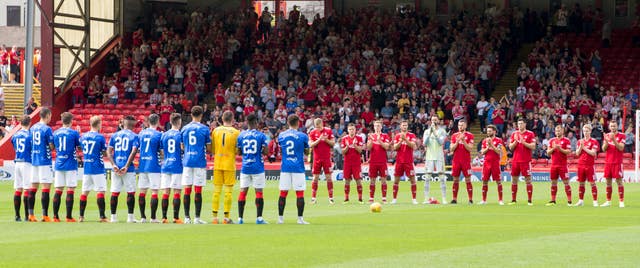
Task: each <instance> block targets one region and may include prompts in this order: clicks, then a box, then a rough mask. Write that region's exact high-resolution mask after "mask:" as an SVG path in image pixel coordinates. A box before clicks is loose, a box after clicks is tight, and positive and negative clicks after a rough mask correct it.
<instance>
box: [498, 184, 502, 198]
mask: <svg viewBox="0 0 640 268" xmlns="http://www.w3.org/2000/svg"><path fill="white" fill-rule="evenodd" d="M498 201H502V183H501V184H498Z"/></svg>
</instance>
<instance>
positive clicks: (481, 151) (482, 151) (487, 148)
mask: <svg viewBox="0 0 640 268" xmlns="http://www.w3.org/2000/svg"><path fill="white" fill-rule="evenodd" d="M486 144H489V143H488V142H487V143H486ZM489 146H490V145H487V147H486V148H482V149H480V154H481V155H484V154H486V153H487V152H488V151H489V150H490V149H491V148H489Z"/></svg>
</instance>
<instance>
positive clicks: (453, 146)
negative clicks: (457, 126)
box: [449, 138, 460, 152]
mask: <svg viewBox="0 0 640 268" xmlns="http://www.w3.org/2000/svg"><path fill="white" fill-rule="evenodd" d="M451 140H453V138H452V139H451ZM459 142H460V140H459V139H456V142H451V146H449V151H450V152H453V151H455V150H456V148H458V143H459Z"/></svg>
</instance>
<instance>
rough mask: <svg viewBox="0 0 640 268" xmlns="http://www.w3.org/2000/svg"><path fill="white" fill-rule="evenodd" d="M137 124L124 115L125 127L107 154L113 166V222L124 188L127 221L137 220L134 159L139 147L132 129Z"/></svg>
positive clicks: (110, 141)
mask: <svg viewBox="0 0 640 268" xmlns="http://www.w3.org/2000/svg"><path fill="white" fill-rule="evenodd" d="M135 125H136V119H135V118H134V117H133V116H131V115H127V116H125V117H124V129H123V130H120V131H118V132H116V133H115V134H113V136H111V139H110V140H109V147H107V155H108V157H109V161H110V162H111V165H112V166H113V171H114V172H112V173H111V202H110V205H111V222H118V219H117V217H116V211H117V209H118V196H119V195H120V192H121V191H122V189H123V188H124V190H125V191H126V192H127V222H128V223H132V222H135V219H134V217H133V209H134V206H135V194H136V173H135V167H134V166H133V159H134V157H135V156H136V153H137V150H138V147H140V144H139V141H138V135H136V134H135V133H133V131H132V129H133V128H134V126H135Z"/></svg>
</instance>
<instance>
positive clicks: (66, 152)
mask: <svg viewBox="0 0 640 268" xmlns="http://www.w3.org/2000/svg"><path fill="white" fill-rule="evenodd" d="M202 113H203V109H202V107H200V106H194V107H193V108H192V110H191V116H192V122H191V123H189V124H187V125H186V126H184V127H182V128H181V125H182V116H181V115H180V114H176V113H174V114H171V116H170V123H171V129H170V130H167V131H166V132H164V133H161V132H158V131H157V129H158V121H159V117H158V116H157V115H151V116H149V118H148V122H149V127H148V128H146V129H144V130H143V131H141V132H140V133H139V134H135V133H133V131H132V129H133V128H134V126H135V123H136V121H135V119H134V118H133V117H131V116H126V117H125V118H124V129H122V130H120V131H118V132H116V133H115V134H114V135H113V136H112V137H111V139H110V140H109V142H108V143H107V141H106V140H105V138H104V136H103V135H102V134H100V129H101V125H102V120H101V117H99V116H92V117H91V119H90V125H91V130H90V131H89V132H87V133H84V134H82V135H80V133H79V130H74V129H72V128H71V126H72V124H73V115H72V114H71V113H68V112H65V113H62V114H61V119H62V123H63V127H62V128H60V129H58V130H56V131H55V132H52V130H51V128H50V127H49V126H48V124H49V122H50V120H51V111H50V110H49V109H48V108H43V109H42V110H41V112H40V118H41V119H40V122H38V123H36V124H34V125H33V126H31V127H30V125H31V119H30V117H29V116H23V117H22V118H21V127H22V129H21V130H20V131H18V132H17V133H16V134H15V135H14V136H13V137H12V143H13V145H14V149H15V152H16V157H15V164H16V165H15V174H16V176H15V181H14V188H15V194H14V208H15V217H16V218H15V219H16V221H22V218H21V215H20V210H21V203H24V215H25V219H26V220H28V221H30V222H36V221H38V220H37V219H36V217H35V213H34V206H35V200H36V192H37V190H38V188H39V186H40V185H42V196H41V203H42V215H43V217H42V221H43V222H60V221H61V219H60V217H59V210H60V206H61V198H62V194H63V191H64V190H65V188H66V190H67V195H66V209H67V214H66V221H67V222H76V220H75V219H74V218H73V216H72V211H73V205H74V194H75V188H76V186H77V171H78V162H77V155H76V152H77V151H78V150H81V151H82V154H83V161H84V174H83V176H82V195H81V196H80V218H79V221H80V222H82V221H84V220H85V210H86V206H87V198H88V195H89V193H90V192H91V191H95V192H96V193H97V195H96V197H97V205H98V211H99V216H100V219H99V221H100V222H108V221H110V222H117V221H118V219H117V217H116V214H117V207H118V197H119V195H120V192H122V191H126V193H127V200H126V202H127V213H128V217H127V222H147V217H146V214H145V208H146V194H147V193H148V190H149V189H150V190H151V194H152V196H151V202H150V203H151V204H150V207H151V220H150V222H162V223H168V222H169V221H168V219H167V212H168V207H169V196H170V194H171V193H172V192H173V222H174V223H194V224H203V223H205V222H204V221H202V220H201V219H200V213H201V209H202V187H203V186H205V183H206V158H205V155H206V153H207V152H213V153H214V154H215V160H214V178H213V184H214V191H213V203H212V212H213V221H212V223H214V224H217V223H219V221H218V218H217V216H218V209H219V203H220V196H221V193H222V189H223V188H224V202H223V203H224V219H223V221H222V223H225V224H232V223H233V221H232V220H231V219H230V218H229V217H230V216H229V211H230V209H231V202H232V198H231V194H232V189H233V186H234V184H235V172H236V166H235V156H236V153H238V154H242V155H243V166H242V173H241V180H240V183H241V192H240V196H239V200H238V205H239V212H240V219H239V223H243V219H242V214H243V211H244V204H245V201H246V194H247V190H248V187H249V186H253V187H254V188H256V206H257V214H258V219H257V220H256V223H257V224H266V223H267V222H266V221H265V220H264V219H263V218H262V207H263V205H264V199H263V197H262V188H264V185H265V175H264V162H263V160H262V154H263V153H266V151H267V150H266V148H267V144H266V140H267V138H266V136H265V135H264V134H263V133H261V132H260V131H258V130H257V129H256V128H257V117H256V116H255V115H250V116H249V117H248V125H249V130H247V131H244V132H243V133H242V134H241V133H240V131H238V130H236V129H235V128H233V126H232V124H233V114H232V113H231V112H225V113H224V114H223V118H222V119H223V126H220V127H217V128H216V129H214V131H213V132H212V133H210V131H209V128H208V127H206V126H205V125H203V124H201V123H200V121H201V119H202ZM288 121H289V126H290V129H289V130H288V131H285V132H283V133H281V134H280V136H279V137H278V141H279V143H280V144H282V145H283V146H282V153H283V155H285V156H286V157H285V159H283V161H282V174H281V179H280V190H281V191H280V199H279V201H278V208H279V209H278V210H279V217H278V223H284V216H283V214H284V207H285V203H286V197H287V194H288V191H289V190H290V189H291V188H293V189H294V190H295V191H296V196H297V207H298V220H297V223H298V224H308V222H306V221H305V220H304V219H303V217H302V216H303V211H304V190H305V188H306V182H305V175H304V155H305V153H306V152H308V137H307V135H306V134H304V133H302V132H300V131H298V130H297V128H298V125H299V118H298V117H297V116H290V117H289V118H288ZM212 139H213V143H212ZM52 150H56V160H55V163H53V164H54V165H53V169H54V170H55V175H54V174H53V172H52V160H51V152H52ZM138 151H139V152H140V163H139V168H138V172H139V179H138V189H139V196H138V204H139V209H140V214H141V219H140V220H139V221H137V220H136V219H135V218H134V215H133V213H134V206H135V193H136V185H135V184H136V178H135V173H134V172H135V167H134V166H133V160H134V159H135V156H136V154H137V153H138ZM105 155H106V158H107V159H108V161H109V162H110V163H111V165H112V167H113V171H112V173H111V186H110V193H111V197H110V209H111V219H110V220H107V217H106V215H105V209H106V204H105V203H106V202H105V193H106V189H107V180H106V175H105V166H104V162H103V157H104V156H105ZM52 184H53V185H54V187H55V194H54V197H53V214H54V215H53V218H51V217H49V215H48V211H49V203H50V191H51V185H52ZM160 190H162V191H163V192H162V199H161V209H162V221H160V220H158V219H157V218H156V213H157V209H158V205H159V200H158V195H159V192H160ZM192 190H193V191H194V192H195V194H194V204H195V218H194V219H193V220H191V217H190V206H191V192H192ZM181 193H182V194H183V195H182V201H183V202H182V203H183V204H184V214H185V218H184V220H181V219H180V217H179V211H180V205H181V200H180V199H181ZM23 194H24V196H23ZM21 197H22V202H21Z"/></svg>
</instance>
